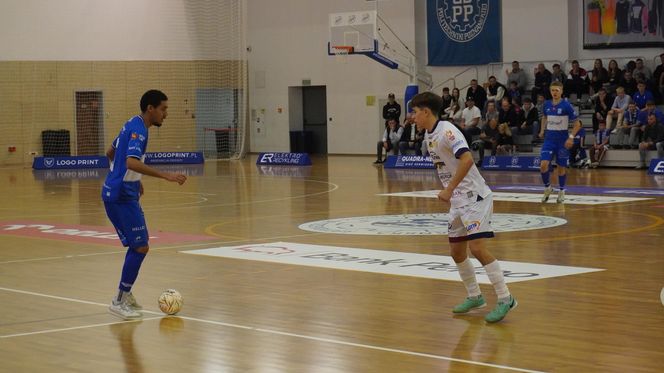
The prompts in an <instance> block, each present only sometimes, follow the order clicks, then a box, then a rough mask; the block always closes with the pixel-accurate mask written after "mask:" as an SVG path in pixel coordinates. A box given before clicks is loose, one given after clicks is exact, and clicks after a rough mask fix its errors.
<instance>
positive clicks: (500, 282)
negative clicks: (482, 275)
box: [484, 260, 510, 302]
mask: <svg viewBox="0 0 664 373" xmlns="http://www.w3.org/2000/svg"><path fill="white" fill-rule="evenodd" d="M484 269H485V270H486V274H487V276H489V281H491V285H493V288H494V289H495V290H496V295H497V296H498V301H499V302H501V301H507V300H509V297H510V291H509V289H508V288H507V284H505V278H504V277H503V271H502V270H501V269H500V264H498V261H497V260H494V261H493V262H491V263H489V264H487V265H485V266H484Z"/></svg>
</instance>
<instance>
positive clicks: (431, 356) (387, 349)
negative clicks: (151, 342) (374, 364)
mask: <svg viewBox="0 0 664 373" xmlns="http://www.w3.org/2000/svg"><path fill="white" fill-rule="evenodd" d="M0 290H4V291H7V292H12V293H18V294H25V295H33V296H39V297H44V298H50V299H57V300H64V301H69V302H76V303H83V304H90V305H96V306H104V307H107V306H108V304H104V303H98V302H91V301H87V300H82V299H76V298H67V297H60V296H57V295H50V294H43V293H35V292H32V291H26V290H19V289H11V288H5V287H0ZM142 312H143V313H149V314H154V315H160V316H156V317H149V318H146V319H142V320H144V321H146V320H155V319H160V318H163V317H166V316H165V315H164V314H162V313H160V312H154V311H149V310H143V311H142ZM177 317H179V318H181V319H184V320H190V321H197V322H200V323H205V324H212V325H219V326H225V327H229V328H235V329H244V330H251V331H255V332H259V333H266V334H273V335H280V336H287V337H293V338H300V339H306V340H310V341H316V342H325V343H330V344H335V345H341V346H349V347H359V348H364V349H368V350H376V351H384V352H392V353H397V354H403V355H410V356H418V357H425V358H429V359H435V360H443V361H451V362H457V363H464V364H469V365H480V366H485V367H490V368H497V369H505V370H511V371H516V372H525V373H544V372H543V371H538V370H530V369H523V368H516V367H510V366H506V365H499V364H491V363H484V362H481V361H473V360H466V359H458V358H454V357H449V356H443V355H434V354H427V353H424V352H416V351H409V350H401V349H397V348H390V347H381V346H375V345H370V344H364V343H355V342H348V341H343V340H338V339H332V338H325V337H315V336H311V335H306V334H297V333H290V332H283V331H279V330H272V329H266V328H258V327H254V326H247V325H240V324H231V323H226V322H222V321H214V320H206V319H199V318H196V317H189V316H177ZM136 321H140V319H139V320H130V321H115V322H109V323H101V324H92V325H83V326H78V327H71V328H61V329H48V330H43V331H36V332H28V333H17V334H9V335H0V339H3V338H4V339H8V338H15V337H23V336H29V335H35V334H45V333H57V332H61V331H69V330H77V329H86V328H95V327H100V326H106V325H114V324H119V323H124V322H136Z"/></svg>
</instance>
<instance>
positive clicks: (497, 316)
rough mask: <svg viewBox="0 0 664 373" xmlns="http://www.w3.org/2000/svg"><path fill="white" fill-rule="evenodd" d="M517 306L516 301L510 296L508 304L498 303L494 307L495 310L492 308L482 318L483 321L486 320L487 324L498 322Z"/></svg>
mask: <svg viewBox="0 0 664 373" xmlns="http://www.w3.org/2000/svg"><path fill="white" fill-rule="evenodd" d="M518 305H519V303H517V301H516V299H514V297H513V296H511V295H510V301H509V302H499V303H498V304H497V305H496V308H494V309H493V310H492V311H491V312H489V313H488V314H487V315H486V316H485V317H484V320H486V322H488V323H494V322H498V321H500V320H502V319H504V318H505V316H506V315H507V313H508V312H510V310H513V309H515V308H516V306H518Z"/></svg>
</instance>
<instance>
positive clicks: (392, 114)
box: [383, 93, 401, 124]
mask: <svg viewBox="0 0 664 373" xmlns="http://www.w3.org/2000/svg"><path fill="white" fill-rule="evenodd" d="M387 101H388V102H387V104H385V106H383V119H385V123H386V124H387V121H388V120H390V119H394V120H396V121H397V123H399V122H400V121H399V118H401V105H399V103H398V102H396V101H395V100H394V93H390V94H389V95H387Z"/></svg>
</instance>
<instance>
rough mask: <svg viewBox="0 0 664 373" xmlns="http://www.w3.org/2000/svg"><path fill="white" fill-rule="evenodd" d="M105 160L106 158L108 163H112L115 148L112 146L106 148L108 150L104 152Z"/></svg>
mask: <svg viewBox="0 0 664 373" xmlns="http://www.w3.org/2000/svg"><path fill="white" fill-rule="evenodd" d="M106 158H108V160H109V161H111V162H113V159H114V158H115V148H114V147H112V146H109V147H108V150H107V151H106Z"/></svg>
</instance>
